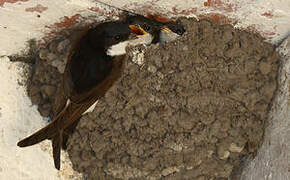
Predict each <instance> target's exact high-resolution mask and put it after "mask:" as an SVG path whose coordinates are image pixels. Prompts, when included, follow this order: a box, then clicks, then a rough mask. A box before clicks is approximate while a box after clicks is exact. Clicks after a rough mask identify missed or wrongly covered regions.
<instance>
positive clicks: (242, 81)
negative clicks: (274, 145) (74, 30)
mask: <svg viewBox="0 0 290 180" xmlns="http://www.w3.org/2000/svg"><path fill="white" fill-rule="evenodd" d="M182 22H183V24H184V25H185V27H186V33H185V34H184V35H183V36H182V37H181V38H179V39H178V41H175V42H171V43H167V44H165V45H152V46H151V47H149V48H148V49H147V50H146V52H145V58H144V59H145V61H144V64H143V65H142V66H139V65H137V64H135V63H133V62H132V61H131V59H132V57H130V56H128V57H127V59H126V60H125V68H124V73H123V75H122V77H120V80H119V81H118V82H116V83H115V84H114V86H113V87H112V88H111V89H110V90H109V91H108V93H107V94H106V96H105V97H104V98H102V99H100V100H99V102H98V104H97V106H96V108H95V110H94V111H93V112H91V113H89V114H86V115H84V116H83V117H82V120H81V121H80V123H79V125H78V126H77V128H76V131H75V133H74V134H73V135H72V136H71V138H70V139H69V141H68V153H69V155H70V158H71V161H72V163H73V167H74V169H75V170H77V171H79V172H83V173H85V174H87V175H88V179H101V178H102V179H160V178H161V179H193V178H194V179H197V180H210V179H211V180H213V179H227V178H228V177H232V178H233V174H234V173H233V172H234V171H236V169H240V165H241V163H242V161H243V159H244V158H246V157H248V156H250V155H254V154H255V153H256V151H257V149H258V148H259V146H260V145H261V143H262V140H263V134H264V129H265V125H266V122H267V112H268V110H269V107H270V103H271V100H272V98H273V96H274V92H275V90H276V87H277V81H276V76H277V72H278V55H277V54H276V52H275V49H274V47H273V46H272V45H270V44H268V43H265V42H264V41H263V39H262V38H261V37H260V36H259V35H256V34H252V33H248V32H245V31H240V30H236V29H234V28H233V27H232V26H230V25H222V26H220V25H217V24H215V23H212V22H210V21H207V20H201V21H199V22H197V21H196V20H194V19H182ZM68 39H69V38H68V37H65V38H62V39H58V40H55V41H53V42H52V43H51V44H50V45H49V46H48V48H47V49H43V50H41V51H40V58H37V60H36V62H35V65H34V70H33V72H32V76H31V81H30V83H29V84H30V85H29V86H28V92H29V95H30V96H31V98H32V102H33V103H35V104H37V105H39V110H40V112H41V114H42V115H44V116H49V115H50V114H52V111H53V110H52V109H53V102H54V96H55V92H56V89H57V85H58V84H59V82H60V78H61V73H60V72H61V71H62V69H63V68H64V64H65V57H66V55H67V52H68V50H69V47H70V43H69V42H68V41H67V40H68ZM61 44H62V45H61ZM59 57H61V58H59ZM59 59H61V60H59ZM53 62H54V63H53Z"/></svg>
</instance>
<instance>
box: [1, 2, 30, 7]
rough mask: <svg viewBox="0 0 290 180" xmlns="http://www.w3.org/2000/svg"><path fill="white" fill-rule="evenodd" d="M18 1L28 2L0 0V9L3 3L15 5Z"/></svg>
mask: <svg viewBox="0 0 290 180" xmlns="http://www.w3.org/2000/svg"><path fill="white" fill-rule="evenodd" d="M18 1H22V2H26V1H29V0H0V7H4V4H5V3H16V2H18Z"/></svg>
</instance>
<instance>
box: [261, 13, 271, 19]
mask: <svg viewBox="0 0 290 180" xmlns="http://www.w3.org/2000/svg"><path fill="white" fill-rule="evenodd" d="M262 16H266V17H268V18H272V17H273V14H272V13H271V12H265V13H263V14H262Z"/></svg>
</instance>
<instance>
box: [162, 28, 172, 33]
mask: <svg viewBox="0 0 290 180" xmlns="http://www.w3.org/2000/svg"><path fill="white" fill-rule="evenodd" d="M161 31H163V32H166V33H172V31H171V30H170V29H169V28H167V27H162V28H161Z"/></svg>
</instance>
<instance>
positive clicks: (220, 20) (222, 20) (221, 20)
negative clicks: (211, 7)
mask: <svg viewBox="0 0 290 180" xmlns="http://www.w3.org/2000/svg"><path fill="white" fill-rule="evenodd" d="M205 17H207V18H210V19H211V20H212V21H213V22H216V23H217V24H219V25H222V24H231V23H232V22H233V20H232V19H229V18H228V17H226V16H224V15H223V14H215V13H212V14H207V15H206V16H205Z"/></svg>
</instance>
